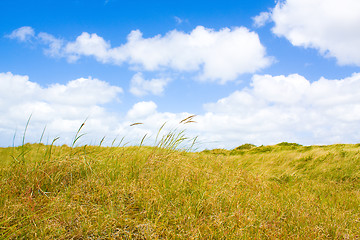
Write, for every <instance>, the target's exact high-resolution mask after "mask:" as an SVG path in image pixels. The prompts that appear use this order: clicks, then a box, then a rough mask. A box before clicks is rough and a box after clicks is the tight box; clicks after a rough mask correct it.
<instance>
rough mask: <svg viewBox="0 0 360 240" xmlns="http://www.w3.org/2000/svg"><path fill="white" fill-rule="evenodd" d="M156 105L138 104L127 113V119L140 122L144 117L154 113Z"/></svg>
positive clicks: (148, 103) (150, 103)
mask: <svg viewBox="0 0 360 240" xmlns="http://www.w3.org/2000/svg"><path fill="white" fill-rule="evenodd" d="M156 108H157V105H156V104H155V103H154V102H153V101H149V102H138V103H136V104H135V105H134V106H133V107H132V108H131V109H130V110H129V111H128V113H127V117H128V118H129V119H132V120H135V121H136V120H140V119H143V118H144V117H147V116H149V115H152V114H154V113H156Z"/></svg>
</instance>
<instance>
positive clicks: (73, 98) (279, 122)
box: [0, 73, 360, 148]
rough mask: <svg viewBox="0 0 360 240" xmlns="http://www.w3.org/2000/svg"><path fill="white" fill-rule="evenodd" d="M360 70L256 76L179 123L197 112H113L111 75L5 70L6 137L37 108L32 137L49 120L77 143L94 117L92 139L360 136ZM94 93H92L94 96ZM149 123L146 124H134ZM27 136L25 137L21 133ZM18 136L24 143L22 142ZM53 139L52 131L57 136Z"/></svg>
mask: <svg viewBox="0 0 360 240" xmlns="http://www.w3.org/2000/svg"><path fill="white" fill-rule="evenodd" d="M358 89H360V73H355V74H353V75H352V76H350V77H348V78H344V79H338V80H328V79H325V78H321V79H319V80H318V81H315V82H312V83H311V82H310V81H308V80H307V79H305V78H304V77H303V76H301V75H298V74H292V75H289V76H282V75H281V76H271V75H254V76H253V78H252V83H251V85H250V86H249V87H246V88H243V89H239V90H237V91H234V92H233V93H232V94H230V95H229V96H227V97H224V98H222V99H219V100H218V101H216V102H213V103H208V104H205V105H204V109H205V113H204V114H201V115H198V116H197V117H196V118H195V121H196V122H197V123H195V124H187V125H184V126H179V122H180V120H181V119H183V118H185V117H187V116H189V115H190V114H191V113H171V112H161V111H159V110H158V108H157V105H156V103H155V102H153V101H144V102H138V103H136V104H134V105H133V106H132V107H131V108H130V109H129V110H128V111H127V113H126V114H123V116H121V114H119V115H116V114H115V113H110V112H108V111H107V110H106V109H105V108H104V107H103V106H102V104H104V103H109V102H113V101H116V98H117V95H118V94H119V93H121V89H120V88H118V87H115V86H111V85H109V84H107V83H106V82H103V81H100V80H96V79H91V78H82V79H77V80H74V81H70V82H69V83H67V84H66V85H60V84H55V85H51V86H48V87H42V86H40V85H38V84H36V83H34V82H31V81H29V79H28V77H27V76H19V75H13V74H11V73H1V74H0V134H1V136H2V139H1V144H3V145H10V144H11V139H12V136H13V134H14V130H15V129H18V130H19V129H20V131H19V132H20V133H19V132H18V136H20V135H21V134H22V132H21V131H22V129H23V127H24V126H25V123H26V120H27V118H28V117H29V116H30V114H31V113H33V118H32V120H31V122H30V128H29V131H28V135H27V136H28V137H27V139H28V140H29V139H30V140H34V141H36V140H38V139H39V137H40V135H41V132H42V129H43V127H44V126H45V125H46V124H47V132H48V133H51V134H52V135H51V136H57V135H60V136H61V137H62V139H63V142H65V143H67V144H69V143H70V144H71V140H72V139H71V138H72V137H73V136H74V133H75V132H76V130H77V128H78V127H79V126H80V124H81V123H82V122H83V121H84V120H85V119H86V118H87V117H88V121H87V123H86V129H85V132H87V133H89V136H88V138H87V140H84V142H83V143H84V144H91V143H92V142H91V141H92V140H95V141H96V140H98V141H99V140H100V139H101V138H102V137H103V136H104V135H106V136H108V137H109V138H110V143H109V142H108V144H111V140H112V139H113V137H115V136H116V135H119V136H120V138H121V137H122V136H125V139H126V141H129V140H130V144H139V142H140V140H141V138H142V137H143V136H144V135H145V134H147V138H146V142H145V143H146V144H153V143H154V138H155V137H156V135H157V133H158V130H159V128H160V127H161V125H162V124H163V123H165V122H166V128H165V129H164V130H163V132H164V133H166V132H167V131H168V130H171V129H175V128H178V129H179V130H181V129H184V128H186V129H187V136H189V137H193V136H196V135H198V136H199V139H200V143H202V144H200V145H199V147H200V148H218V147H226V148H233V147H236V146H238V145H240V144H243V143H247V142H250V143H254V144H257V145H261V144H275V143H278V142H283V141H287V142H297V143H300V144H332V143H357V142H359V141H360V135H359V134H358V133H359V132H360V125H359V122H360V95H359V94H358ZM88 95H91V96H88ZM135 122H142V123H143V124H141V125H136V126H130V125H131V124H132V123H135ZM19 138H20V137H19ZM19 138H18V140H17V143H19V141H21V140H20V139H19ZM51 140H52V138H51V137H50V142H51Z"/></svg>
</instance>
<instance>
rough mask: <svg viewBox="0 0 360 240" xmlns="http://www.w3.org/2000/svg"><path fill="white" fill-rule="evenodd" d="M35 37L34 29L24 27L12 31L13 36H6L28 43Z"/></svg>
mask: <svg viewBox="0 0 360 240" xmlns="http://www.w3.org/2000/svg"><path fill="white" fill-rule="evenodd" d="M34 36H35V31H34V29H33V28H32V27H29V26H24V27H21V28H18V29H15V30H14V31H12V33H11V34H9V35H6V37H8V38H10V39H17V40H19V41H20V42H26V41H28V40H30V39H31V38H33V37H34Z"/></svg>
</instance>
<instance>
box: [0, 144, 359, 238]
mask: <svg viewBox="0 0 360 240" xmlns="http://www.w3.org/2000/svg"><path fill="white" fill-rule="evenodd" d="M0 186H1V187H0V209H1V211H0V239H14V238H19V239H28V238H30V239H31V238H32V239H360V146H359V145H331V146H310V147H305V146H298V145H296V144H288V143H282V144H278V145H275V146H261V147H254V146H252V145H243V146H240V147H239V148H237V149H234V150H231V151H229V150H223V149H215V150H209V151H203V152H198V153H191V152H182V151H176V150H173V149H169V148H159V147H145V146H142V147H117V148H115V147H95V146H84V147H68V146H51V145H50V146H49V145H43V144H25V145H23V146H20V147H15V148H2V149H0Z"/></svg>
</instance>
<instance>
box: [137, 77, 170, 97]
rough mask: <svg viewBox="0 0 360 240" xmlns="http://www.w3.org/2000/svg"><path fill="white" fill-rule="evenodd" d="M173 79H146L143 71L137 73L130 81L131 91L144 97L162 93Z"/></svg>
mask: <svg viewBox="0 0 360 240" xmlns="http://www.w3.org/2000/svg"><path fill="white" fill-rule="evenodd" d="M170 81H171V79H170V78H154V79H151V80H145V79H144V77H143V74H142V73H140V72H139V73H136V74H135V75H134V76H133V78H132V79H131V81H130V92H131V93H132V94H134V95H135V96H138V97H142V96H145V95H148V94H153V95H161V94H162V93H163V92H164V89H165V86H166V85H167V84H168V83H169V82H170Z"/></svg>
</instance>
